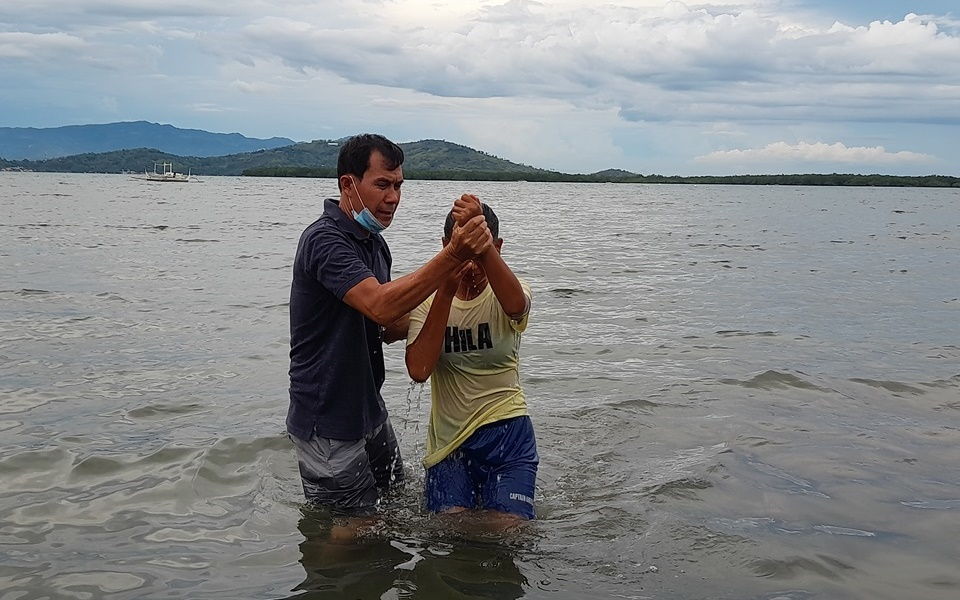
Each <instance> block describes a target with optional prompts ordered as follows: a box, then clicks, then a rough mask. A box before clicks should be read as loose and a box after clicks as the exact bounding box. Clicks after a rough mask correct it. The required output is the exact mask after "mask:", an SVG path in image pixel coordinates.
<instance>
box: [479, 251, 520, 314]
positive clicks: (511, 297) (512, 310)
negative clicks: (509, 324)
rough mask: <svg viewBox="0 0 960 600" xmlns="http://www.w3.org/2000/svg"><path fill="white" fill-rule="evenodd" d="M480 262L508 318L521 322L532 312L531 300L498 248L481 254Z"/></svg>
mask: <svg viewBox="0 0 960 600" xmlns="http://www.w3.org/2000/svg"><path fill="white" fill-rule="evenodd" d="M479 262H480V266H482V267H483V272H484V273H486V274H487V280H488V281H490V287H492V288H493V293H494V294H495V295H496V296H497V302H499V303H500V307H501V308H502V309H503V312H505V313H507V316H509V317H510V318H511V319H513V320H514V321H519V320H520V319H522V318H523V317H524V316H525V315H526V314H527V313H528V312H530V299H529V298H527V295H526V294H524V293H523V288H522V287H520V281H519V280H518V279H517V276H516V275H514V274H513V271H511V270H510V267H509V266H508V265H507V263H505V262H504V261H503V258H502V257H501V256H500V251H499V250H498V249H497V248H496V247H490V248H488V249H487V251H486V252H484V253H483V254H481V255H480V259H479Z"/></svg>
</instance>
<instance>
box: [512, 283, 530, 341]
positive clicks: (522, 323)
mask: <svg viewBox="0 0 960 600" xmlns="http://www.w3.org/2000/svg"><path fill="white" fill-rule="evenodd" d="M518 281H519V282H520V289H522V290H523V295H524V296H526V297H527V314H525V315H523V318H521V319H520V320H519V321H514V320H513V319H510V327H511V329H513V330H514V331H516V332H517V333H523V332H524V331H526V329H527V322H528V321H529V320H530V309H531V308H532V307H533V292H531V291H530V286H529V285H527V282H526V281H524V280H522V279H518Z"/></svg>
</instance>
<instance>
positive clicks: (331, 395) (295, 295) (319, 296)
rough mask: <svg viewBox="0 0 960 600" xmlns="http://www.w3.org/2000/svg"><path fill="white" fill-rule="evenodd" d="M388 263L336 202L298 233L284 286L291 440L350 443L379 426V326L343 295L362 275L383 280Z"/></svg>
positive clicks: (382, 417)
mask: <svg viewBox="0 0 960 600" xmlns="http://www.w3.org/2000/svg"><path fill="white" fill-rule="evenodd" d="M392 263H393V258H392V257H391V255H390V249H389V248H388V247H387V243H386V242H385V241H384V239H383V238H382V237H381V236H380V235H379V234H371V233H368V232H367V231H366V230H365V229H363V228H362V227H360V225H358V224H357V223H356V222H355V221H354V220H353V219H351V218H350V217H349V216H347V215H346V214H344V213H343V211H342V210H340V205H339V203H338V202H337V201H336V200H330V199H328V200H325V201H324V203H323V216H321V217H320V218H319V219H317V220H316V221H315V222H314V223H313V224H311V225H310V226H309V227H307V228H306V230H304V232H303V235H301V236H300V244H299V245H298V246H297V256H296V259H295V260H294V262H293V283H292V284H291V286H290V408H289V410H288V411H287V431H289V432H290V433H291V434H293V435H295V436H297V437H298V438H300V439H303V440H309V439H310V437H311V436H313V435H314V434H316V435H318V436H321V437H327V438H333V439H338V440H356V439H360V438H362V437H364V436H365V435H366V434H368V433H370V432H371V431H373V430H374V429H375V428H377V427H378V426H379V425H380V424H382V423H383V422H384V421H386V419H387V410H386V408H385V407H384V405H383V398H382V397H381V396H380V386H382V385H383V379H384V369H383V337H382V335H381V329H380V326H379V325H378V324H377V323H375V322H373V321H371V320H370V319H367V318H366V317H365V316H363V314H362V313H360V312H358V311H356V310H354V309H353V308H351V307H350V306H349V305H348V304H346V303H345V302H343V296H344V294H346V293H347V291H349V290H350V288H352V287H353V286H355V285H356V284H358V283H360V282H361V281H363V280H364V279H366V278H368V277H376V278H377V281H379V282H380V283H386V282H388V281H390V267H391V265H392Z"/></svg>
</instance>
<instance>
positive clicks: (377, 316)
mask: <svg viewBox="0 0 960 600" xmlns="http://www.w3.org/2000/svg"><path fill="white" fill-rule="evenodd" d="M369 311H370V312H369V314H368V315H367V317H368V318H369V319H370V320H371V321H373V322H374V323H376V324H377V325H380V326H381V327H389V326H390V325H393V324H394V323H395V322H396V321H397V319H399V318H400V317H402V316H403V314H402V313H399V312H398V311H397V310H396V309H394V308H392V307H390V306H389V305H388V304H387V303H385V302H383V303H377V304H374V305H373V306H371V307H370V308H369Z"/></svg>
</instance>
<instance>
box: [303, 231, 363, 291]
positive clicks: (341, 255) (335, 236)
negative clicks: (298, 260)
mask: <svg viewBox="0 0 960 600" xmlns="http://www.w3.org/2000/svg"><path fill="white" fill-rule="evenodd" d="M306 258H307V264H306V265H305V267H306V270H307V272H309V273H311V274H313V275H314V277H316V278H317V281H319V282H320V285H322V286H323V287H325V288H327V289H328V290H329V291H330V292H331V293H332V294H333V295H335V296H336V297H337V298H339V299H340V300H343V297H344V296H345V295H346V293H347V292H348V291H350V288H352V287H353V286H355V285H357V284H358V283H360V282H361V281H363V280H364V279H367V278H368V277H374V274H373V271H372V270H371V269H370V267H368V266H367V265H366V264H364V262H363V259H362V258H361V257H360V253H359V252H358V251H357V247H356V246H355V245H354V244H352V243H351V242H350V241H349V240H348V239H346V237H344V236H343V235H342V234H340V232H339V231H333V230H329V229H328V230H321V231H318V232H317V234H316V236H315V237H314V239H313V240H312V244H311V247H310V252H309V253H308V254H307V257H306Z"/></svg>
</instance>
